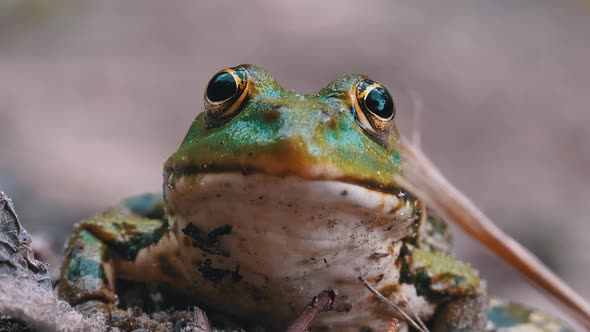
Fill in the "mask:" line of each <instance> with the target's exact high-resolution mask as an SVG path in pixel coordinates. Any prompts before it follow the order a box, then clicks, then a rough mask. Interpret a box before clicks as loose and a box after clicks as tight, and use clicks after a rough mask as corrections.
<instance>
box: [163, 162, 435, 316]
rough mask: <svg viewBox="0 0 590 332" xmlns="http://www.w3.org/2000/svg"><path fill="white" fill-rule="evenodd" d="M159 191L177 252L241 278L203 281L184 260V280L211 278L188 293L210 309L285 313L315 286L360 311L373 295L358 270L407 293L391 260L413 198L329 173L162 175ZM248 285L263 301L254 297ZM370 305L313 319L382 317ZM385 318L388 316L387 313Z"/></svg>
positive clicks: (408, 224)
mask: <svg viewBox="0 0 590 332" xmlns="http://www.w3.org/2000/svg"><path fill="white" fill-rule="evenodd" d="M164 191H165V197H166V200H167V203H166V209H167V212H168V216H169V221H170V223H171V229H172V232H171V233H172V234H173V235H172V237H173V238H174V239H175V241H177V242H178V245H179V246H180V247H181V248H182V249H181V251H182V257H184V259H185V260H188V261H189V262H190V261H191V260H195V261H196V262H197V263H198V264H197V265H196V266H197V268H198V267H201V269H202V264H203V259H209V260H210V262H211V267H214V268H215V269H224V270H227V271H232V272H234V273H235V274H236V277H239V278H237V279H239V281H236V282H235V283H232V282H230V281H229V278H230V277H227V279H228V280H226V281H227V282H225V283H223V287H221V286H219V287H215V286H216V285H217V283H218V282H224V281H223V280H222V281H213V280H208V279H207V276H206V275H205V274H203V273H196V272H195V271H197V270H198V269H197V268H195V267H192V265H191V268H190V269H189V270H190V271H189V272H187V276H186V277H187V278H193V279H195V280H193V279H191V280H193V281H192V284H195V285H209V284H211V285H212V287H211V289H209V290H206V289H205V290H204V289H203V288H202V287H201V288H200V289H198V290H196V291H195V292H197V293H198V294H197V295H199V297H200V298H207V299H211V300H208V303H209V304H210V305H212V306H214V307H219V308H226V307H227V306H229V305H231V306H232V308H236V310H237V311H238V312H241V313H242V314H243V315H245V316H250V315H252V316H254V315H255V314H256V312H267V311H268V312H274V315H275V316H276V317H277V318H280V319H282V320H289V319H293V318H294V316H295V315H297V314H298V313H299V310H301V308H303V307H304V306H305V305H306V303H307V301H309V299H310V298H311V297H313V296H314V295H316V294H317V293H318V292H319V291H321V290H323V289H329V288H337V289H338V291H339V292H340V293H341V294H345V295H347V296H349V297H350V298H351V299H352V301H353V307H357V308H363V307H367V303H375V302H373V301H374V300H371V299H373V295H372V294H371V293H370V292H369V291H368V290H367V289H366V288H365V287H364V286H362V284H360V283H359V282H358V279H357V277H358V276H359V274H362V275H363V276H364V277H365V278H367V279H368V280H374V281H378V286H379V289H381V288H383V287H384V289H390V290H391V289H396V290H399V292H402V293H403V292H404V291H403V288H401V289H400V288H398V286H399V278H400V275H399V271H398V270H397V268H396V260H397V258H398V256H399V254H400V247H401V244H402V243H403V242H402V240H403V239H405V238H408V237H409V236H413V235H414V232H415V231H416V230H415V229H414V228H413V227H412V225H414V223H415V221H416V220H417V213H416V209H417V205H416V202H415V201H414V199H413V198H411V197H408V196H404V195H400V196H398V195H396V194H391V193H385V192H380V191H377V190H373V189H369V188H365V187H363V186H359V185H357V184H351V183H345V182H340V181H334V180H305V179H302V178H300V177H297V176H292V175H291V176H276V175H268V174H262V173H255V174H249V175H243V174H242V173H240V172H228V173H200V174H199V175H198V176H194V175H174V176H168V180H167V181H166V183H165V187H164ZM420 206H421V205H420ZM187 257H192V258H190V259H189V258H187ZM199 264H200V265H199ZM238 266H239V268H238ZM179 269H180V270H182V269H184V268H179ZM198 271H200V270H198ZM238 273H239V276H238V275H237V274H238ZM229 275H230V274H228V276H229ZM203 278H204V279H203ZM237 279H236V280H237ZM269 284H271V285H272V287H269ZM396 285H397V286H396ZM189 286H190V285H188V286H187V287H189ZM388 287H391V288H388ZM252 289H255V290H256V294H259V295H260V297H261V298H263V299H265V300H264V301H263V302H257V300H256V299H255V298H252V296H251V294H252V292H251V291H249V290H252ZM220 292H226V293H227V294H232V296H228V295H227V294H225V293H224V294H225V295H221V294H219V293H220ZM402 293H400V294H402ZM215 294H217V295H215ZM396 294H397V293H396ZM403 294H404V295H403V296H404V297H405V298H406V299H409V301H412V304H413V305H412V307H413V308H416V310H419V311H420V312H418V314H419V315H420V316H421V317H422V318H424V319H429V317H430V316H431V315H432V310H433V307H432V306H430V305H429V304H427V303H426V302H425V299H424V298H422V297H417V296H416V294H415V292H414V293H413V294H412V293H411V292H410V293H408V294H406V293H403ZM392 296H393V295H392ZM395 296H397V295H395ZM399 296H402V295H399ZM237 299H240V300H239V301H238V300H237ZM215 301H218V302H215ZM224 301H225V302H224ZM227 301H231V304H229V303H227ZM214 302H215V303H214ZM289 308H290V309H289ZM373 309H374V308H373ZM373 309H370V310H358V311H355V313H353V314H347V315H346V316H345V320H342V319H343V316H341V315H338V316H337V317H336V316H334V315H320V321H318V324H320V325H325V326H329V325H332V324H336V323H337V322H339V324H344V326H345V325H346V324H349V323H351V322H350V321H348V319H350V320H356V321H367V320H374V319H379V317H381V316H379V315H380V314H379V315H377V316H375V315H376V313H375V312H374V311H373ZM257 310H258V311H257ZM359 315H361V316H362V315H366V317H365V316H363V317H360V316H359ZM376 317H378V318H376ZM382 318H383V319H385V321H386V320H389V319H390V318H391V313H390V312H388V311H386V312H385V313H384V315H383V317H382ZM338 326H340V325H338Z"/></svg>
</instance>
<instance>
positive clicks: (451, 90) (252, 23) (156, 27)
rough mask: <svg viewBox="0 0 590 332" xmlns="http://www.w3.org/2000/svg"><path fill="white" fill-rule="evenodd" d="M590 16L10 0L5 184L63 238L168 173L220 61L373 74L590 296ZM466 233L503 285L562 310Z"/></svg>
mask: <svg viewBox="0 0 590 332" xmlns="http://www.w3.org/2000/svg"><path fill="white" fill-rule="evenodd" d="M589 18H590V4H589V3H588V2H587V1H586V2H584V1H573V0H572V1H560V2H555V1H553V2H552V1H532V0H530V1H527V0H521V1H508V0H506V1H493V2H492V1H485V0H479V1H473V0H471V1H467V0H464V1H459V0H456V1H454V0H446V1H436V2H433V1H425V0H424V1H423V0H418V1H402V0H398V1H386V0H383V1H374V2H371V3H370V4H369V3H367V2H360V1H357V2H349V3H346V4H345V3H344V2H341V1H337V0H332V1H324V2H321V3H318V2H316V1H311V0H305V1H292V2H288V1H270V0H268V1H263V0H258V1H250V2H247V3H246V2H230V1H216V2H215V3H213V2H211V3H208V4H204V3H202V2H188V1H182V0H169V1H155V0H142V1H125V2H121V1H116V0H108V1H107V0H104V1H67V0H54V1H42V0H37V1H36V0H4V1H2V2H0V155H1V156H3V158H0V188H1V189H2V190H4V191H6V192H7V193H8V194H9V195H10V196H12V197H13V199H14V201H15V204H16V205H17V209H18V211H19V212H20V216H21V221H22V222H23V223H24V224H25V226H26V227H28V229H29V230H31V231H32V232H34V233H44V234H46V236H47V237H49V238H50V239H51V240H52V241H53V242H54V243H55V244H56V247H57V248H59V247H60V246H61V243H63V240H64V238H65V236H66V234H67V233H68V232H69V229H70V225H71V224H72V223H73V222H75V221H77V220H78V219H79V218H82V217H83V216H87V215H89V214H93V213H97V212H98V211H100V210H101V209H104V208H105V207H107V206H108V205H109V204H112V203H113V202H114V201H117V200H118V199H119V198H120V197H123V196H128V195H131V194H135V193H141V192H145V191H158V190H159V189H160V182H161V164H162V162H163V161H164V160H165V158H166V157H167V156H168V155H169V154H170V153H171V152H172V151H174V149H175V148H176V147H177V146H178V144H179V142H180V140H181V139H182V137H183V135H184V134H185V131H186V129H187V128H188V126H189V124H190V122H191V121H192V119H193V118H194V116H195V115H196V114H197V113H198V112H200V111H201V107H202V106H201V105H202V91H203V88H204V87H205V85H206V83H207V81H208V79H209V78H210V76H211V75H212V74H214V73H215V72H216V71H217V70H219V69H221V68H224V67H227V66H233V65H237V64H239V63H253V64H256V65H259V66H262V67H264V68H266V69H267V70H268V71H270V72H271V73H272V74H273V76H274V77H275V78H276V79H277V80H278V81H279V82H280V83H282V84H283V85H284V86H285V87H287V88H291V89H294V90H297V91H300V92H307V93H312V92H314V91H317V90H319V89H320V88H321V87H322V86H324V85H325V84H326V83H328V82H329V81H330V80H332V79H334V78H336V77H338V76H339V75H342V74H345V73H362V74H367V75H369V76H371V77H372V78H374V79H375V80H377V81H380V82H382V83H384V84H385V85H386V86H388V87H389V88H390V90H391V91H392V93H393V94H394V95H395V96H396V97H397V99H398V123H400V125H401V127H402V130H403V131H404V133H405V134H407V135H409V134H410V133H411V132H412V130H413V128H414V127H417V128H418V129H419V131H420V134H421V142H422V147H423V148H424V149H425V151H426V152H427V154H428V155H429V156H430V157H431V158H432V159H433V160H434V161H435V162H436V163H437V164H438V165H439V166H440V167H441V169H442V170H443V172H444V173H445V174H446V175H447V176H448V177H449V178H450V179H451V181H452V182H454V183H455V184H456V185H458V186H459V187H460V188H461V189H462V190H464V191H465V192H466V193H467V194H468V195H469V196H470V197H471V198H472V199H473V200H474V201H475V202H476V203H477V204H478V205H479V206H481V207H482V208H483V209H484V211H486V213H488V214H489V215H490V216H491V217H492V219H494V220H495V221H496V222H497V223H498V224H500V225H501V226H502V228H504V229H505V230H507V231H508V232H509V233H511V234H512V235H513V236H515V237H516V238H517V239H519V240H520V241H522V242H523V243H525V244H526V245H527V246H529V247H530V248H531V249H532V250H533V251H535V252H536V253H537V254H538V255H540V256H541V258H542V259H543V260H545V261H546V262H547V263H548V264H550V265H551V266H552V267H553V268H555V269H556V270H557V271H558V273H559V274H560V275H561V276H563V278H564V279H565V280H567V281H568V282H569V283H571V284H572V285H573V287H574V288H575V289H577V290H578V291H579V292H580V293H581V294H582V295H583V296H584V297H585V298H590V284H589V283H587V280H588V276H587V275H588V272H590V256H589V255H587V249H586V248H587V247H586V243H587V237H588V234H590V222H588V215H590V181H589V180H588V179H589V175H590V148H589V147H588V144H589V143H590V131H589V130H588V129H587V127H588V125H590V112H588V98H587V97H588V93H589V92H590V39H589V38H588V35H589V33H590V19H589ZM420 105H422V106H420ZM418 108H420V109H422V111H421V112H420V113H419V115H420V116H419V121H418V125H417V126H415V125H413V124H412V119H413V118H414V114H415V113H416V109H418ZM8 155H9V156H10V157H6V156H8ZM457 246H458V250H459V252H460V256H462V257H464V258H465V260H467V261H469V262H473V264H474V265H475V266H476V267H477V268H479V269H480V270H481V272H482V274H483V275H484V276H485V278H487V279H488V280H489V282H490V288H491V289H492V291H493V292H495V293H496V294H499V295H503V296H507V297H510V298H512V299H517V300H520V301H523V302H527V303H532V304H534V305H536V306H541V307H545V308H548V310H551V311H554V310H555V308H553V307H551V305H550V304H549V303H548V301H546V300H545V299H544V298H543V297H542V296H541V295H539V293H538V292H537V291H535V290H534V289H533V288H532V287H531V286H529V285H527V284H526V283H525V282H524V281H523V280H522V279H521V278H520V277H518V276H517V275H516V274H515V273H513V272H512V271H511V270H510V269H509V268H508V267H506V266H505V265H504V264H503V263H501V262H500V261H499V260H497V259H495V258H493V257H491V256H490V255H489V254H487V253H486V252H485V250H483V249H481V247H480V246H478V245H477V244H476V243H474V242H473V241H471V240H469V239H467V238H465V237H464V236H462V234H458V235H457Z"/></svg>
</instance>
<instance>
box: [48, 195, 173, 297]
mask: <svg viewBox="0 0 590 332" xmlns="http://www.w3.org/2000/svg"><path fill="white" fill-rule="evenodd" d="M167 231H168V223H167V222H166V219H165V216H164V209H163V200H162V197H161V195H151V194H146V195H142V196H137V197H133V198H130V199H127V200H125V201H123V202H121V204H119V205H118V206H117V207H115V208H113V209H111V210H109V211H107V212H105V213H104V214H102V215H100V216H97V217H94V218H91V219H87V220H84V221H83V222H82V223H80V224H79V225H77V226H76V229H75V231H74V233H73V234H72V236H70V239H69V240H68V243H67V247H66V252H65V258H64V263H63V265H62V269H61V276H62V277H61V279H60V282H59V287H58V291H59V295H60V297H62V298H63V299H65V300H67V301H68V302H69V303H70V304H72V305H78V304H82V303H84V302H86V301H91V300H97V301H101V302H104V303H105V304H113V303H116V302H117V295H116V293H115V288H114V282H115V277H116V276H115V275H114V271H113V267H112V266H111V265H112V261H111V258H112V257H113V255H118V256H119V257H121V258H123V259H125V260H133V259H135V256H136V255H137V252H138V251H139V250H140V249H142V248H145V247H147V246H150V245H152V244H155V243H157V242H158V240H160V238H161V237H162V236H163V235H164V234H166V232H167Z"/></svg>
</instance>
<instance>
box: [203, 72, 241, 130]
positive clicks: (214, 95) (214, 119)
mask: <svg viewBox="0 0 590 332" xmlns="http://www.w3.org/2000/svg"><path fill="white" fill-rule="evenodd" d="M248 78H249V77H248V72H247V71H246V69H244V68H243V67H233V68H227V69H224V70H222V71H220V72H218V73H217V74H215V75H214V76H213V78H211V80H210V81H209V84H207V89H206V90H205V108H206V110H207V119H208V122H209V123H210V124H211V123H221V122H223V121H224V120H228V119H229V118H231V117H232V116H234V115H235V114H237V113H238V111H239V110H240V109H241V106H242V104H243V103H244V101H245V99H246V97H247V95H248V81H249V79H248Z"/></svg>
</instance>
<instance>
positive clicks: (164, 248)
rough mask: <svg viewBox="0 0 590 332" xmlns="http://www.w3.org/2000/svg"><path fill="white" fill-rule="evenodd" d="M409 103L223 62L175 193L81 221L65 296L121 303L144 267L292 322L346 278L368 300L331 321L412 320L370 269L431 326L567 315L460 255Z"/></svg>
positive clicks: (174, 282)
mask: <svg viewBox="0 0 590 332" xmlns="http://www.w3.org/2000/svg"><path fill="white" fill-rule="evenodd" d="M395 113H396V108H395V103H394V100H393V98H392V96H391V95H390V93H389V92H388V91H387V89H386V88H385V87H384V86H383V85H382V84H380V83H378V82H376V81H373V80H371V79H370V78H368V77H366V76H362V75H347V76H343V77H341V78H339V79H336V80H334V81H333V82H331V83H330V84H328V85H327V86H326V87H325V88H323V89H322V90H321V91H320V92H319V93H317V94H311V95H306V94H299V93H296V92H294V91H290V90H287V89H285V88H283V87H281V86H280V85H278V84H277V82H276V81H275V80H274V79H273V78H272V77H271V76H270V75H269V74H268V73H267V72H266V71H264V70H263V69H261V68H258V67H255V66H251V65H240V66H237V67H232V68H227V69H224V70H222V71H220V72H218V73H217V74H215V75H214V76H213V78H212V79H211V80H210V82H209V84H208V86H207V88H206V91H205V96H204V112H202V113H200V114H199V115H198V116H197V117H196V119H195V120H194V121H193V122H192V124H191V126H190V129H189V130H188V133H187V134H186V137H185V138H184V140H183V142H182V144H181V145H180V148H179V149H178V150H177V151H176V152H175V153H174V154H173V155H172V156H171V157H170V158H169V159H168V160H167V161H166V162H165V164H164V183H163V195H142V196H137V197H132V198H129V199H127V200H124V201H123V202H122V203H120V204H119V205H118V206H116V207H114V208H112V209H111V210H109V211H107V212H105V213H104V214H102V215H100V216H97V217H94V218H90V219H87V220H84V221H82V222H81V223H80V224H78V225H77V227H76V229H75V231H74V233H73V235H72V236H71V237H70V239H69V241H68V243H67V248H66V252H65V259H64V262H63V266H62V271H61V279H60V281H59V285H58V294H59V296H61V297H62V298H63V299H65V300H67V301H68V302H70V303H71V304H72V305H75V306H77V307H78V308H81V309H82V310H89V309H93V310H101V311H102V312H105V313H107V314H108V315H110V316H112V317H113V318H112V319H115V317H119V318H120V317H122V316H124V315H125V314H124V312H122V311H121V309H119V308H118V306H117V305H118V303H119V297H118V295H117V294H118V292H119V291H120V288H121V287H123V286H122V285H128V282H129V281H135V282H141V283H145V284H149V285H152V286H153V285H155V286H161V289H165V290H167V293H166V294H173V295H169V296H170V297H171V298H172V299H173V301H172V302H174V301H176V302H177V303H180V302H181V300H180V299H181V298H182V299H183V300H182V301H183V302H182V303H190V304H194V305H200V306H204V307H205V308H207V309H210V310H214V311H218V312H222V313H225V314H227V315H230V316H231V317H234V318H235V319H236V320H238V321H240V322H241V323H242V324H245V325H261V326H264V327H266V328H267V329H269V330H271V331H280V330H284V329H285V328H286V326H287V325H288V323H289V322H290V321H292V320H293V319H294V318H295V317H297V315H298V314H299V313H300V311H301V310H302V309H303V308H304V307H305V305H306V304H307V303H308V302H309V300H310V299H311V298H312V297H313V296H314V295H316V294H318V293H319V292H320V291H322V290H325V289H337V290H338V291H339V293H340V294H343V295H346V296H348V297H349V299H350V301H351V304H352V307H353V309H352V311H351V312H348V313H332V312H328V313H323V314H321V315H320V316H319V317H318V318H317V319H316V320H315V321H314V325H313V326H314V327H313V328H314V329H315V330H322V331H323V330H333V331H385V330H386V328H387V326H388V324H389V322H390V321H391V319H392V318H397V319H400V320H401V321H402V328H403V327H404V325H403V324H406V325H405V327H406V328H408V327H409V328H410V329H411V328H412V325H409V323H410V322H407V321H406V318H404V317H405V316H403V315H402V314H400V312H392V311H390V310H389V309H388V307H387V305H386V304H385V303H383V302H382V301H380V300H378V299H377V298H376V297H375V295H374V294H373V293H371V292H370V291H369V290H368V289H367V288H366V287H365V286H364V285H363V284H362V283H360V282H359V280H358V279H359V277H362V278H364V279H365V280H367V281H368V282H369V283H370V284H372V285H373V286H374V287H375V288H376V289H377V290H378V291H379V292H380V293H381V294H383V295H384V296H385V297H387V299H388V300H389V301H391V302H393V303H394V304H397V305H398V306H399V307H400V309H401V310H402V311H403V312H405V313H407V314H408V315H409V317H412V318H413V319H415V321H422V322H425V324H426V325H427V326H428V328H429V329H430V330H431V331H484V330H486V329H488V330H493V329H495V328H505V329H506V330H505V331H509V329H510V328H512V327H516V328H518V326H520V327H522V326H525V325H526V326H528V327H529V328H531V330H530V331H566V328H565V327H562V326H560V325H559V323H558V322H557V321H555V320H552V319H550V318H548V317H546V316H543V315H541V314H536V313H535V314H536V317H537V319H536V321H534V320H531V319H530V316H531V315H532V314H533V313H532V312H528V311H526V310H525V311H523V310H524V309H523V310H520V311H518V310H507V308H508V306H507V305H504V304H501V305H498V304H494V303H490V301H489V300H488V296H487V294H486V287H485V282H484V281H482V280H481V279H480V277H479V275H478V272H477V271H476V270H475V269H473V268H472V267H471V266H469V265H468V264H466V263H464V262H461V261H459V260H457V259H456V258H455V257H454V256H453V253H452V246H451V238H450V235H449V233H448V231H447V227H446V225H445V223H444V222H443V221H442V219H441V218H439V217H438V216H436V215H435V214H434V213H433V212H432V211H430V210H429V209H428V208H427V207H426V206H424V204H423V203H422V202H421V201H420V200H418V199H417V198H415V197H413V196H412V195H411V194H410V193H409V192H407V191H406V190H405V189H404V188H403V187H402V186H400V185H399V184H398V183H397V182H396V181H395V180H394V179H395V178H396V177H399V176H403V173H402V170H401V168H400V163H401V158H402V156H400V153H399V144H400V136H399V133H398V130H397V128H396V125H395V122H394V117H395ZM519 308H520V307H519ZM521 309H522V308H521ZM523 312H524V313H523ZM539 317H541V318H542V319H541V318H539ZM488 318H489V319H488ZM527 331H529V330H527Z"/></svg>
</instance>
